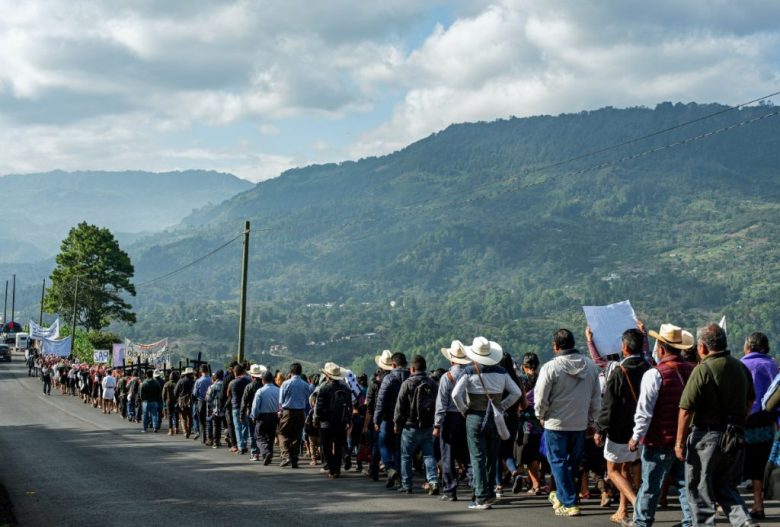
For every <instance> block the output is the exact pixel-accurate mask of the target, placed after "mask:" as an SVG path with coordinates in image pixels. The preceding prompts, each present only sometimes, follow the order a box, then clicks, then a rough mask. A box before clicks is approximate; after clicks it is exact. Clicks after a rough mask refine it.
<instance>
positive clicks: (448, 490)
mask: <svg viewBox="0 0 780 527" xmlns="http://www.w3.org/2000/svg"><path fill="white" fill-rule="evenodd" d="M441 353H442V355H444V357H445V358H446V359H447V361H448V362H449V363H450V369H449V370H448V371H447V373H446V374H444V375H442V376H441V379H439V388H438V393H437V395H438V396H437V398H436V415H435V418H434V421H433V436H434V437H435V438H437V439H438V440H439V448H440V450H441V476H442V497H441V499H442V501H458V465H459V464H460V465H462V466H463V467H469V466H470V460H469V447H468V444H466V418H465V417H463V414H461V413H460V411H459V410H458V407H457V406H456V405H455V401H453V400H452V390H453V388H455V383H456V382H457V381H458V379H459V378H460V375H461V373H462V372H463V367H464V366H465V365H467V364H469V363H471V361H470V360H469V358H468V357H466V351H465V346H464V345H463V343H462V342H461V341H459V340H453V341H452V343H451V344H450V347H449V348H441ZM467 472H468V474H469V480H471V470H467Z"/></svg>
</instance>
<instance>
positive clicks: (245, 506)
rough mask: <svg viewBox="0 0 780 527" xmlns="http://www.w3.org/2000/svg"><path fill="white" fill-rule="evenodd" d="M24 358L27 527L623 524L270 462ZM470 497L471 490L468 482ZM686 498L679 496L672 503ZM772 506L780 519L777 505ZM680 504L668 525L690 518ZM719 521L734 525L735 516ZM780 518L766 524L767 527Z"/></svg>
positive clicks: (12, 368)
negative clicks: (155, 429) (147, 427)
mask: <svg viewBox="0 0 780 527" xmlns="http://www.w3.org/2000/svg"><path fill="white" fill-rule="evenodd" d="M41 388H42V384H41V382H40V381H39V380H38V379H35V378H31V377H27V369H26V368H25V367H24V365H23V359H21V357H20V356H18V355H15V356H14V362H12V363H10V364H2V365H0V460H2V463H1V464H0V482H1V483H2V484H3V485H5V487H6V489H7V490H8V494H9V495H10V498H11V501H12V502H13V505H14V509H15V512H16V517H17V520H18V522H19V525H23V526H27V525H29V526H37V525H41V526H43V525H46V526H70V525H73V526H79V527H87V526H92V525H96V526H97V525H99V526H110V525H123V526H125V527H126V526H128V525H144V526H156V525H179V524H183V525H192V526H199V525H209V526H220V525H269V526H292V525H303V526H309V527H310V526H311V525H322V524H331V525H338V526H352V525H355V526H357V525H360V526H364V525H404V524H407V525H408V524H409V523H410V522H411V521H414V522H415V524H416V525H445V524H446V525H478V524H489V525H491V526H498V525H512V526H517V525H561V524H567V523H569V524H571V523H576V524H577V525H588V526H590V525H602V526H606V525H612V524H610V522H609V516H610V514H612V513H613V512H614V508H613V509H602V508H599V506H598V503H597V502H596V501H595V500H588V501H586V502H585V504H584V506H583V508H582V510H583V516H582V517H580V518H557V517H555V516H554V515H553V513H552V510H551V509H550V507H549V505H548V503H547V501H546V499H545V498H544V497H525V496H517V497H515V496H509V497H505V498H502V499H500V500H499V502H498V503H497V505H496V506H495V507H494V508H493V509H492V510H489V511H469V510H467V509H466V504H467V503H466V502H465V501H460V502H455V503H444V502H440V501H439V500H438V499H437V498H436V497H429V496H426V495H425V494H422V493H421V492H419V490H418V489H419V485H420V484H421V483H422V480H421V479H420V478H419V476H418V475H417V474H415V476H416V480H415V486H416V488H415V491H417V494H413V495H411V496H402V495H399V494H398V493H396V492H393V491H388V490H385V488H384V485H383V484H382V483H374V482H372V481H370V480H369V479H367V478H366V477H364V476H361V475H360V474H358V473H356V472H355V471H354V469H353V470H352V471H351V472H350V473H349V474H346V475H342V478H341V479H338V480H334V481H331V480H328V479H326V478H325V477H324V476H323V475H321V474H319V467H317V468H310V467H309V466H308V464H307V463H306V462H305V461H304V462H303V463H302V464H301V468H300V469H297V470H293V469H290V468H279V467H278V466H277V465H276V464H274V465H271V466H268V467H263V466H260V464H259V463H250V462H249V461H248V460H247V456H237V455H234V454H231V453H230V452H229V451H228V450H227V449H224V448H223V449H220V450H214V449H211V448H205V447H202V446H201V445H200V443H199V442H196V441H193V440H186V439H184V438H183V436H177V437H169V436H167V435H165V433H164V432H162V431H161V433H158V434H152V433H147V434H143V433H141V428H140V426H139V425H135V424H130V423H128V422H126V421H124V420H122V418H121V417H119V416H118V415H114V414H112V415H104V414H103V413H102V412H100V411H99V410H96V409H94V408H92V407H91V406H88V405H85V404H83V403H81V402H80V401H79V399H78V398H76V397H70V396H65V397H63V396H62V395H60V394H59V393H55V392H54V391H52V395H51V396H49V397H46V396H44V395H43V394H42V393H41V391H42V390H41ZM463 495H464V496H466V495H468V494H467V492H466V491H464V492H463ZM674 501H675V500H673V499H670V502H674ZM768 505H771V507H768V509H767V513H768V514H770V515H771V516H772V517H773V518H772V519H774V518H777V517H778V516H780V509H779V508H778V506H777V503H776V502H772V503H770V504H768ZM679 518H680V516H679V509H678V507H677V506H676V504H674V505H672V506H670V508H669V509H666V510H663V511H660V512H659V514H658V521H657V522H656V524H657V525H659V526H667V527H668V526H671V525H673V524H674V523H676V522H678V521H679ZM718 522H719V523H724V524H725V523H726V522H725V519H724V518H720V519H719V520H718ZM769 524H777V521H776V520H775V521H771V520H768V521H764V522H762V525H769Z"/></svg>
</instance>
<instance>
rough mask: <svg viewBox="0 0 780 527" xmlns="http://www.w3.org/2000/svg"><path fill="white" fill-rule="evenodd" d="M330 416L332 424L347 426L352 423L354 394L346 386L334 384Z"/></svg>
mask: <svg viewBox="0 0 780 527" xmlns="http://www.w3.org/2000/svg"><path fill="white" fill-rule="evenodd" d="M329 414H330V415H329V417H330V422H331V423H332V424H333V423H336V424H342V425H345V424H347V423H349V422H350V421H352V393H351V392H350V391H349V389H348V388H347V387H346V386H344V385H340V384H335V383H334V386H333V396H332V397H331V399H330V408H329Z"/></svg>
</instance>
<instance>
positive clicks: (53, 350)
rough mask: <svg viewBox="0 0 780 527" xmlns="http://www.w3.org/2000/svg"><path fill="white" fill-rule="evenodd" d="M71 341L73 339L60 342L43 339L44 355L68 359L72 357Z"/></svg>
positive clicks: (66, 338) (68, 338) (67, 338)
mask: <svg viewBox="0 0 780 527" xmlns="http://www.w3.org/2000/svg"><path fill="white" fill-rule="evenodd" d="M70 339H71V337H65V338H64V339H60V340H54V339H41V342H42V343H43V354H44V355H56V356H58V357H67V356H68V355H70Z"/></svg>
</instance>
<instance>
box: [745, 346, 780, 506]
mask: <svg viewBox="0 0 780 527" xmlns="http://www.w3.org/2000/svg"><path fill="white" fill-rule="evenodd" d="M743 352H744V356H743V357H742V359H741V360H742V364H744V365H745V366H747V369H748V370H749V371H750V375H751V377H752V378H753V387H754V389H755V392H756V400H755V402H754V403H753V407H752V408H751V409H750V415H748V417H747V421H745V443H746V445H747V448H746V449H745V470H744V474H743V478H744V479H749V480H751V481H752V482H753V510H751V511H750V517H751V518H753V519H754V520H763V519H765V518H766V515H765V514H764V471H765V468H766V464H767V461H769V454H770V452H771V451H772V443H773V442H774V437H775V421H776V417H777V415H776V413H774V412H767V411H766V410H762V409H761V400H762V399H763V398H764V394H766V391H767V389H768V388H769V386H770V385H771V384H772V380H773V379H774V378H775V376H777V373H778V368H777V361H776V360H775V359H774V358H773V357H772V356H770V355H769V339H768V338H767V336H766V335H764V334H763V333H758V332H756V333H752V334H751V335H750V336H748V338H747V339H745V346H744V348H743Z"/></svg>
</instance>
